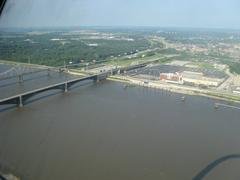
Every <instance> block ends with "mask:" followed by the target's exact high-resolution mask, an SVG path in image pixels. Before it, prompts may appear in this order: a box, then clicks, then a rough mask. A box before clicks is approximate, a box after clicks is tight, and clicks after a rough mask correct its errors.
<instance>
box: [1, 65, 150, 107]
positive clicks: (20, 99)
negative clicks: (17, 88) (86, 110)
mask: <svg viewBox="0 0 240 180" xmlns="http://www.w3.org/2000/svg"><path fill="white" fill-rule="evenodd" d="M146 65H147V63H144V64H139V65H133V66H129V67H121V68H114V69H111V70H108V71H104V72H100V73H98V74H93V75H88V76H87V77H79V78H75V79H71V80H63V81H62V82H60V83H53V84H51V85H45V86H43V87H40V88H36V89H34V90H26V91H25V92H21V93H16V94H15V95H9V97H6V98H5V97H3V98H2V99H0V105H16V106H18V107H23V106H24V105H25V104H26V102H27V100H29V99H30V98H31V97H33V96H35V95H37V94H40V93H43V92H46V91H50V90H55V89H60V90H62V91H63V92H65V93H66V92H68V90H69V89H70V88H71V87H72V86H73V85H74V84H76V83H79V82H82V81H86V80H93V81H95V82H98V81H100V80H104V79H106V78H107V77H108V76H109V75H114V74H117V73H124V72H126V71H130V70H133V69H137V68H141V67H144V66H146ZM51 70H53V71H55V72H60V73H61V72H64V71H65V70H67V68H66V67H59V68H42V69H37V70H36V69H34V70H33V69H32V68H31V67H30V68H28V69H27V70H26V69H24V71H22V69H20V70H19V72H18V71H17V69H16V68H15V67H14V68H11V69H10V70H8V71H6V72H4V73H1V75H2V76H1V78H0V80H8V79H9V78H16V77H17V78H18V79H19V80H18V82H19V83H23V82H24V80H23V77H24V76H26V75H31V74H35V73H39V72H44V71H47V72H48V74H49V73H50V71H51ZM3 75H8V76H3Z"/></svg>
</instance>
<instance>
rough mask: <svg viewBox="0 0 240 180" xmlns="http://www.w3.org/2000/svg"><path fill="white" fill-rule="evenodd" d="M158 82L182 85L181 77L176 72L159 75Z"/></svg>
mask: <svg viewBox="0 0 240 180" xmlns="http://www.w3.org/2000/svg"><path fill="white" fill-rule="evenodd" d="M160 80H161V81H165V82H169V83H175V84H183V79H182V75H181V74H179V73H178V72H176V73H161V74H160Z"/></svg>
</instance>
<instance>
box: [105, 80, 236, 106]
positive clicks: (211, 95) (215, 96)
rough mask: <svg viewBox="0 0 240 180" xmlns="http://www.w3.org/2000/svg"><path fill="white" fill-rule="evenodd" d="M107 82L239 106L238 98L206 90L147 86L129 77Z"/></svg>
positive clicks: (151, 83)
mask: <svg viewBox="0 0 240 180" xmlns="http://www.w3.org/2000/svg"><path fill="white" fill-rule="evenodd" d="M107 80H110V81H115V82H121V83H127V84H131V85H137V86H142V87H147V88H152V89H161V90H166V91H170V92H174V93H179V94H183V95H191V96H202V97H207V98H211V99H215V100H223V101H226V102H227V103H233V102H234V103H239V104H240V97H236V98H239V100H238V99H234V98H231V97H226V96H224V94H221V96H220V95H219V93H216V94H214V92H211V91H207V90H200V89H199V90H198V89H190V88H188V87H186V88H183V87H176V86H175V85H172V84H160V83H157V82H149V83H148V84H145V83H144V82H143V81H142V80H140V79H135V78H129V77H119V76H110V77H108V78H107Z"/></svg>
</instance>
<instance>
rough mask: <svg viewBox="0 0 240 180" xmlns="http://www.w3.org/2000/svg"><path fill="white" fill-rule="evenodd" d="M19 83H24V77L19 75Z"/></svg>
mask: <svg viewBox="0 0 240 180" xmlns="http://www.w3.org/2000/svg"><path fill="white" fill-rule="evenodd" d="M18 82H19V83H23V75H19V76H18Z"/></svg>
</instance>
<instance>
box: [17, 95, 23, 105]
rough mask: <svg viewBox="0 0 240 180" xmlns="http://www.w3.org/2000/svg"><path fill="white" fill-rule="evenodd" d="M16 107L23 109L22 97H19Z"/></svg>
mask: <svg viewBox="0 0 240 180" xmlns="http://www.w3.org/2000/svg"><path fill="white" fill-rule="evenodd" d="M18 107H23V100H22V96H19V102H18Z"/></svg>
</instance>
